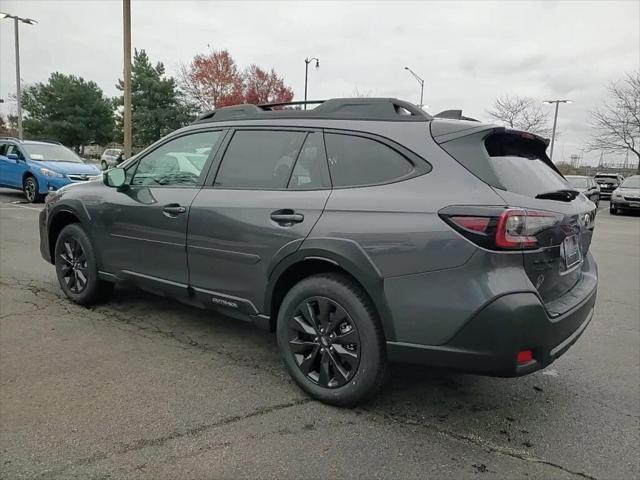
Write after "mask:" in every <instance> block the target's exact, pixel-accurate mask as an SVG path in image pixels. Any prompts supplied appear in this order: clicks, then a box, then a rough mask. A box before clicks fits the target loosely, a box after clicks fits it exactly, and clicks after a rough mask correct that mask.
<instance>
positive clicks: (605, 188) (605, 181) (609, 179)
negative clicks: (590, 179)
mask: <svg viewBox="0 0 640 480" xmlns="http://www.w3.org/2000/svg"><path fill="white" fill-rule="evenodd" d="M594 179H595V181H596V183H597V184H598V185H599V186H600V192H602V193H611V192H613V191H614V190H615V189H616V188H618V186H619V185H620V182H619V181H618V176H617V175H596V176H595V177H594Z"/></svg>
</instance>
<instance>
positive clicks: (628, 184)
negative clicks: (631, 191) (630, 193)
mask: <svg viewBox="0 0 640 480" xmlns="http://www.w3.org/2000/svg"><path fill="white" fill-rule="evenodd" d="M620 186H621V187H622V188H640V175H638V176H635V177H630V178H627V179H626V180H625V181H624V182H623V183H622V185H620Z"/></svg>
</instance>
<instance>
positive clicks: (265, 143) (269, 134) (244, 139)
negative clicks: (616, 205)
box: [214, 130, 306, 190]
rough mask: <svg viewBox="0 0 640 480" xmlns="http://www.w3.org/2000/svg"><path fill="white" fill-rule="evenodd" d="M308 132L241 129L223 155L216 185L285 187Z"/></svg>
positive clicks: (275, 188) (258, 187) (220, 186)
mask: <svg viewBox="0 0 640 480" xmlns="http://www.w3.org/2000/svg"><path fill="white" fill-rule="evenodd" d="M305 137H306V132H294V131H284V130H238V131H236V132H235V134H234V135H233V138H232V139H231V142H229V146H228V147H227V150H226V152H225V154H224V157H223V158H222V163H221V165H220V168H219V170H218V174H217V175H216V180H215V183H214V186H215V187H216V188H239V189H256V190H262V189H270V190H284V189H286V188H287V183H288V182H289V178H290V176H291V169H292V168H293V164H294V162H295V161H296V158H297V157H298V153H299V152H300V147H301V146H302V142H303V141H304V139H305Z"/></svg>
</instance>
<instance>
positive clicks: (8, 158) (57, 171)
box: [0, 138, 100, 203]
mask: <svg viewBox="0 0 640 480" xmlns="http://www.w3.org/2000/svg"><path fill="white" fill-rule="evenodd" d="M97 175H100V169H99V168H98V167H97V166H96V165H91V164H88V163H85V162H84V160H82V158H80V157H79V156H78V155H76V154H75V153H74V152H73V150H71V149H69V148H67V147H65V146H64V145H62V144H61V143H59V142H55V141H49V140H40V141H35V140H23V141H20V140H18V139H17V138H0V186H1V187H7V188H13V189H16V190H22V191H23V192H24V196H25V198H26V199H27V201H28V202H32V203H34V202H39V201H41V200H42V199H43V198H44V196H45V195H46V194H47V192H51V191H55V190H58V189H59V188H60V187H63V186H65V185H67V184H69V183H77V182H84V181H87V180H89V179H90V178H92V177H95V176H97Z"/></svg>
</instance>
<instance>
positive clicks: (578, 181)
mask: <svg viewBox="0 0 640 480" xmlns="http://www.w3.org/2000/svg"><path fill="white" fill-rule="evenodd" d="M566 178H567V180H569V183H570V184H571V185H572V186H574V187H576V188H587V179H586V178H584V177H566Z"/></svg>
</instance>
